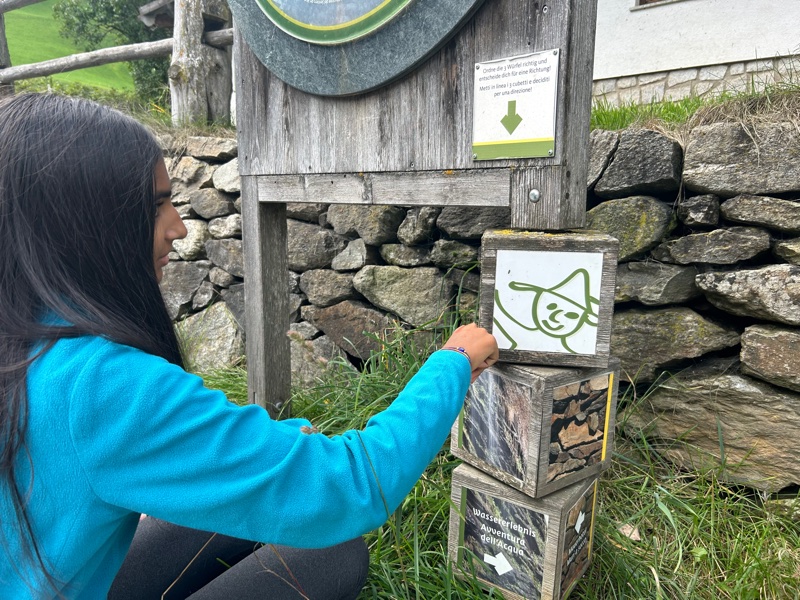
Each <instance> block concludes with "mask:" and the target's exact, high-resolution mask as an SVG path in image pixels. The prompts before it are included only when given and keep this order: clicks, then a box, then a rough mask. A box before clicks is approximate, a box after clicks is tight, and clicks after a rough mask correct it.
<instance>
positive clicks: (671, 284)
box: [614, 261, 701, 306]
mask: <svg viewBox="0 0 800 600" xmlns="http://www.w3.org/2000/svg"><path fill="white" fill-rule="evenodd" d="M696 275H697V268H696V267H693V266H689V267H681V266H678V265H669V264H664V263H658V262H655V261H648V262H628V263H622V264H620V265H618V266H617V282H616V290H615V293H614V302H630V301H636V302H641V303H642V304H646V305H648V306H659V305H664V304H680V303H682V302H687V301H689V300H691V299H692V298H696V297H697V296H700V295H701V294H700V290H699V289H698V287H697V285H696V284H695V282H694V278H695V276H696Z"/></svg>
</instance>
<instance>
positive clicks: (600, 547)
mask: <svg viewBox="0 0 800 600" xmlns="http://www.w3.org/2000/svg"><path fill="white" fill-rule="evenodd" d="M419 337H420V336H415V337H412V340H411V342H409V340H408V339H406V338H405V337H404V336H402V335H399V334H398V335H397V336H396V338H395V339H393V340H391V341H390V343H389V344H388V345H387V347H386V349H385V350H384V352H382V353H380V354H377V355H375V356H373V357H372V358H371V359H370V360H369V361H368V363H367V364H366V365H365V368H364V370H363V371H362V372H356V371H355V370H353V369H352V368H347V367H341V368H336V366H334V368H332V369H331V371H330V373H329V374H328V376H327V377H326V378H325V380H324V381H322V382H321V383H320V385H318V386H317V387H314V388H310V389H303V390H295V392H294V395H293V400H292V403H293V416H302V417H306V418H308V419H309V420H311V421H312V422H313V423H314V424H315V425H316V426H318V427H319V429H320V430H321V431H322V432H324V433H327V434H329V435H330V434H335V433H337V432H342V431H345V430H346V429H349V428H354V427H355V428H360V427H362V426H363V425H364V423H365V422H366V420H367V418H369V416H370V415H372V414H374V413H376V412H378V411H380V410H383V409H384V408H385V407H386V406H388V404H389V403H390V402H391V400H392V399H393V398H394V397H395V396H396V395H397V393H398V392H399V391H400V390H401V389H402V387H403V385H405V383H406V382H407V381H408V379H409V378H410V377H411V376H412V375H413V373H415V372H416V370H417V369H418V368H419V366H420V365H421V364H422V362H423V361H424V358H425V353H426V352H425V350H424V348H425V345H426V344H424V343H422V344H420V343H417V342H414V339H419ZM421 339H427V338H425V337H424V336H421ZM420 347H422V348H423V349H422V350H421V349H420ZM206 382H207V384H208V385H209V386H210V387H216V388H219V389H223V390H224V391H226V393H228V395H229V397H230V398H231V399H232V400H234V401H237V402H240V403H241V402H246V397H247V393H246V392H247V384H246V373H245V371H244V370H241V369H235V370H231V371H226V372H222V373H215V374H212V375H209V376H207V377H206ZM639 401H641V400H640V399H638V398H636V397H635V394H633V392H632V390H630V391H629V392H628V394H627V395H626V396H624V397H623V398H621V399H620V405H621V406H630V405H631V404H633V403H635V402H639ZM399 460H400V458H399ZM458 464H459V461H457V460H456V459H454V458H453V456H452V455H451V454H449V452H448V451H447V448H446V447H445V448H444V449H443V451H442V452H441V453H440V454H439V456H438V457H437V458H436V460H435V461H434V462H433V463H432V464H431V466H430V467H429V468H428V470H427V471H426V473H425V474H424V475H423V477H422V478H421V479H420V481H419V483H418V484H417V485H416V487H415V488H414V490H413V491H412V492H411V493H410V494H409V496H408V497H407V498H406V500H405V501H404V503H403V505H402V507H401V509H400V510H399V511H398V512H397V513H395V514H394V515H392V517H391V518H390V519H389V520H388V521H387V523H386V524H385V525H383V526H382V527H381V528H379V529H378V530H376V531H374V532H371V533H369V534H368V535H367V536H366V539H367V542H368V544H369V547H370V550H371V565H370V575H369V579H368V581H367V585H366V588H365V589H364V591H363V593H362V594H361V596H360V598H361V599H362V600H366V599H368V598H382V599H387V600H388V599H392V600H396V599H412V598H413V599H425V600H429V599H430V600H433V599H445V598H452V599H466V600H485V599H486V598H499V597H502V596H501V595H500V594H499V593H498V592H497V591H496V590H495V591H488V593H487V591H486V590H485V589H484V588H483V586H482V585H481V584H480V583H479V582H477V581H476V580H475V579H474V578H472V577H471V576H469V575H467V576H458V577H457V576H455V574H454V573H453V571H452V568H451V566H450V565H449V563H448V561H447V558H446V556H447V552H446V548H447V527H448V518H449V513H450V480H451V473H452V470H453V469H454V468H455V466H457V465H458ZM794 501H795V502H797V503H798V504H796V505H795V507H796V508H795V510H800V499H794ZM624 526H627V527H628V528H629V531H635V532H636V534H635V535H634V534H633V533H627V534H626V533H625V532H624V531H625V530H624V529H622V528H623V527H624ZM635 537H638V538H639V539H633V538H635ZM798 565H800V523H799V522H798V520H797V514H796V513H795V515H794V516H792V515H791V514H789V512H788V511H786V510H782V509H781V508H780V507H779V506H778V505H777V504H775V503H774V502H772V501H771V500H769V499H767V498H764V497H762V496H760V495H758V494H755V493H753V492H752V491H750V490H747V489H743V488H735V487H732V486H730V485H728V484H726V483H725V482H723V481H721V480H720V479H719V478H718V477H717V476H716V473H714V472H706V473H700V474H697V473H695V474H687V473H679V472H676V471H675V469H674V468H673V467H671V466H670V465H669V464H668V463H667V462H665V461H664V460H663V459H661V458H660V457H659V455H658V454H657V453H655V452H654V451H653V448H652V447H650V445H649V444H648V442H647V440H645V439H625V437H623V436H622V435H621V434H618V437H617V443H616V451H615V453H614V455H613V466H612V468H611V469H610V470H609V471H607V472H606V474H605V475H604V476H603V478H602V479H601V484H600V495H599V501H598V509H597V517H596V530H595V536H594V552H593V558H592V564H591V566H590V568H589V571H588V572H587V573H586V575H584V577H583V578H582V579H581V580H580V581H579V583H578V585H577V587H576V589H575V590H574V591H573V592H572V594H571V598H574V599H581V600H610V599H622V598H629V599H641V598H653V599H665V600H666V599H681V600H684V599H685V600H690V599H691V600H695V599H700V600H704V599H708V600H712V599H713V600H719V599H730V600H742V599H745V600H748V599H753V600H766V599H797V598H800V592H799V591H798V585H797V581H798V578H800V566H798Z"/></svg>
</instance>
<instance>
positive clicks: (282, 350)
mask: <svg viewBox="0 0 800 600" xmlns="http://www.w3.org/2000/svg"><path fill="white" fill-rule="evenodd" d="M233 51H234V63H235V64H236V65H237V77H239V78H240V79H239V81H238V82H237V86H238V88H239V90H241V91H240V93H237V94H236V111H237V113H238V114H241V113H242V111H246V110H253V109H257V107H258V106H259V103H260V102H261V101H262V100H263V95H264V94H263V91H264V90H263V89H262V88H261V87H260V86H259V83H263V82H264V78H263V77H260V78H257V79H256V80H254V81H252V82H248V83H250V84H251V85H243V83H242V80H241V78H242V77H246V75H245V74H246V73H248V71H249V69H250V68H252V69H256V70H258V69H264V66H263V65H262V64H261V63H260V62H258V59H257V58H256V57H255V56H254V55H253V53H252V52H251V51H250V49H249V48H248V47H247V45H246V44H245V43H244V41H243V40H242V38H241V35H240V33H239V32H238V31H237V32H236V40H235V43H234V45H233ZM243 65H244V69H242V66H243ZM239 135H241V131H239ZM241 158H242V156H241V155H240V160H241ZM257 187H258V181H257V178H256V177H242V242H243V245H244V269H245V278H244V279H245V281H246V282H247V283H246V284H245V301H244V308H245V315H246V317H245V320H246V328H247V348H246V351H247V365H248V368H247V390H248V392H247V393H248V397H249V398H250V402H252V403H253V404H258V405H260V406H263V407H265V408H266V409H267V410H268V411H269V413H270V415H272V416H273V417H276V416H278V414H279V413H280V414H281V416H283V417H286V416H287V415H288V410H289V407H288V405H287V402H288V401H289V398H290V391H291V390H290V386H291V355H290V352H291V350H290V347H289V338H288V336H287V335H286V332H287V331H288V329H289V292H288V290H287V288H286V272H287V270H288V268H289V267H288V262H289V261H288V256H287V236H288V233H287V226H286V204H284V203H277V204H272V205H269V204H264V203H261V202H259V201H258V200H259V191H258V189H257Z"/></svg>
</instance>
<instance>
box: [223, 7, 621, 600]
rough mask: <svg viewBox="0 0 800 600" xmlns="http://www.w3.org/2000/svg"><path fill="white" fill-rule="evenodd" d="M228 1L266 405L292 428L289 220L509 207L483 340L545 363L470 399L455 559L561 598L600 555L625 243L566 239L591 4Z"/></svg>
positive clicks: (486, 244)
mask: <svg viewBox="0 0 800 600" xmlns="http://www.w3.org/2000/svg"><path fill="white" fill-rule="evenodd" d="M229 4H230V7H231V10H232V12H233V15H234V23H235V27H236V34H235V44H234V53H235V54H234V56H235V63H236V67H237V72H236V77H237V83H236V89H237V122H238V129H239V132H238V136H239V169H240V173H241V176H242V201H243V240H244V252H245V280H246V282H247V285H246V288H245V309H246V326H247V360H248V386H249V394H250V399H251V401H252V402H255V403H258V404H261V405H262V406H265V407H266V408H267V409H268V410H270V412H271V413H272V414H273V415H275V414H278V413H279V412H282V414H286V411H285V410H282V409H285V408H286V403H287V401H288V399H289V381H290V379H289V356H290V354H289V342H288V338H287V337H286V331H287V329H288V322H287V321H288V315H289V310H288V295H287V293H286V286H285V277H286V269H287V257H286V243H287V226H286V203H290V202H291V203H294V202H306V203H326V204H336V203H345V204H362V205H371V204H382V205H396V206H403V207H413V206H492V207H508V208H509V209H510V214H511V230H510V231H508V232H490V233H487V234H486V236H485V237H484V240H483V252H484V258H483V263H482V285H481V287H482V290H481V305H482V308H481V324H482V325H484V326H486V327H488V328H490V329H491V330H492V331H493V333H494V334H495V336H496V337H497V339H498V344H499V345H500V346H501V348H502V350H501V362H509V361H510V362H518V363H525V364H528V365H547V367H541V366H538V367H534V366H510V365H499V366H497V367H496V368H494V369H492V370H491V371H488V372H487V373H485V374H484V375H483V376H482V377H481V379H480V380H479V382H478V384H477V385H476V386H475V387H474V388H473V390H472V391H471V392H470V399H468V401H467V404H466V410H465V412H464V414H463V416H462V417H461V419H460V421H459V423H458V425H457V426H456V428H455V435H454V451H455V452H456V453H457V454H459V455H460V456H462V457H463V458H464V459H465V460H466V461H468V462H472V463H474V464H475V465H477V466H479V467H480V468H481V469H482V470H483V471H485V473H484V472H481V471H478V470H476V469H474V468H473V467H471V466H468V465H462V466H461V467H459V468H458V469H456V471H455V472H454V476H453V500H454V503H455V506H454V508H453V510H452V513H451V518H450V556H451V559H452V560H453V561H454V562H455V565H456V567H457V568H458V569H464V570H469V569H470V564H472V565H474V568H475V572H476V573H477V574H478V577H479V578H480V579H482V580H483V581H486V582H487V583H489V584H491V585H495V586H497V587H499V588H501V589H502V590H503V592H504V594H505V597H507V598H520V599H521V598H529V599H535V598H536V599H538V598H563V597H564V596H565V595H566V594H568V593H569V590H570V589H571V588H572V586H573V584H574V582H575V581H576V580H577V578H578V577H579V576H580V575H581V574H582V573H583V572H584V571H585V569H586V567H587V565H588V561H589V558H590V555H591V531H592V524H593V522H594V507H595V499H596V495H597V486H596V476H597V474H598V473H599V471H600V470H601V469H603V468H605V467H606V466H607V465H608V462H609V461H608V457H609V444H611V441H612V439H613V413H614V410H615V407H616V381H617V379H618V377H617V373H618V364H617V363H616V362H614V361H612V360H611V358H610V357H609V337H610V325H611V312H612V308H613V295H614V275H615V272H616V271H615V268H616V259H617V244H616V241H615V240H613V239H612V238H609V237H608V236H602V235H598V234H592V233H589V232H575V231H572V232H569V231H568V230H573V229H576V228H581V227H583V226H584V225H585V220H586V173H587V170H588V148H589V115H590V104H591V89H592V62H593V55H594V32H595V18H596V12H597V0H549V1H547V0H542V1H530V2H518V1H516V0H490V1H487V2H484V1H483V0H436V1H435V2H433V1H430V2H429V1H426V0H330V1H327V2H322V3H321V2H318V1H314V0H229ZM525 230H535V231H537V232H538V233H533V232H531V231H525ZM544 232H547V233H544ZM553 367H559V368H553ZM565 367H567V368H565ZM575 367H584V368H583V369H577V368H575ZM512 413H513V414H512ZM501 430H502V432H503V433H502V435H499V434H498V432H499V431H501ZM496 434H498V435H496ZM495 442H497V444H495ZM556 446H558V448H556ZM501 480H502V481H501ZM503 482H505V483H503ZM570 484H571V485H570ZM534 496H536V497H534Z"/></svg>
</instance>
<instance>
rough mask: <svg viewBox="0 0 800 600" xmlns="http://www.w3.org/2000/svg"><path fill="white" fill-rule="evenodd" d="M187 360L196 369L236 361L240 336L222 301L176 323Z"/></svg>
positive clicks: (240, 354) (239, 357)
mask: <svg viewBox="0 0 800 600" xmlns="http://www.w3.org/2000/svg"><path fill="white" fill-rule="evenodd" d="M177 328H178V333H179V335H180V337H181V340H182V342H183V348H184V352H185V355H186V362H187V364H188V365H189V366H190V367H191V368H192V369H193V370H196V371H198V372H200V373H207V372H209V371H213V370H216V369H223V368H225V367H230V366H233V365H236V364H238V363H239V362H240V361H241V360H242V357H243V356H244V338H243V336H242V332H241V331H240V330H239V326H238V325H237V323H236V319H234V317H233V314H232V313H231V312H230V310H229V309H228V307H227V306H226V305H225V303H224V302H217V303H215V304H212V305H211V306H210V307H209V308H207V309H205V310H203V311H201V312H199V313H196V314H193V315H191V316H189V317H187V318H186V319H184V320H183V321H181V322H180V323H178V325H177Z"/></svg>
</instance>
